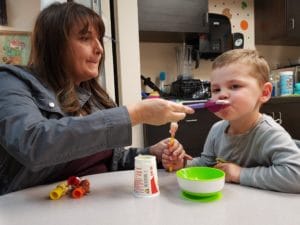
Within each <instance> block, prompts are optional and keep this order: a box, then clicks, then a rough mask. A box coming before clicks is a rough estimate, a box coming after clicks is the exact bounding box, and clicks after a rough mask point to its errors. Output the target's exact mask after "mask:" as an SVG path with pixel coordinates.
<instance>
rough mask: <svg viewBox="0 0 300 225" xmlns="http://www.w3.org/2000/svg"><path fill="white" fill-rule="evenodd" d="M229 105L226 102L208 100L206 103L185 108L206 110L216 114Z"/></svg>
mask: <svg viewBox="0 0 300 225" xmlns="http://www.w3.org/2000/svg"><path fill="white" fill-rule="evenodd" d="M228 105H229V101H228V100H217V101H212V100H208V101H207V102H200V103H195V104H188V105H187V106H189V107H191V108H193V109H204V108H207V109H208V110H209V111H211V112H218V111H220V110H221V109H223V108H224V107H226V106H228Z"/></svg>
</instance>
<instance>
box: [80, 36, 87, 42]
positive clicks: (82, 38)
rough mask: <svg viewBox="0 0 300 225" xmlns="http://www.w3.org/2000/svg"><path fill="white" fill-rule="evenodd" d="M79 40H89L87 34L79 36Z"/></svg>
mask: <svg viewBox="0 0 300 225" xmlns="http://www.w3.org/2000/svg"><path fill="white" fill-rule="evenodd" d="M80 40H82V41H87V40H89V37H88V36H81V37H80Z"/></svg>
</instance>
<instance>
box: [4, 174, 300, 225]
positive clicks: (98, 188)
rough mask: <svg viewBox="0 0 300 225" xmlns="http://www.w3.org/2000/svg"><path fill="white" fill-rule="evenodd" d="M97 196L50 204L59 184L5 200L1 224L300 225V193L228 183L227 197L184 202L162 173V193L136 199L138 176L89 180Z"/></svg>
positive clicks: (170, 176) (104, 176) (172, 179)
mask: <svg viewBox="0 0 300 225" xmlns="http://www.w3.org/2000/svg"><path fill="white" fill-rule="evenodd" d="M85 178H88V179H89V180H90V182H91V192H90V193H89V194H88V195H86V196H84V197H83V198H81V199H72V198H70V197H68V196H64V197H63V198H61V199H59V200H49V197H48V194H49V192H50V191H51V190H52V189H53V188H54V187H55V186H56V184H51V185H44V186H39V187H35V188H29V189H25V190H22V191H18V192H14V193H10V194H7V195H3V196H1V197H0V224H1V225H27V224H28V225H29V224H30V225H34V224H38V225H52V224H53V225H54V224H55V225H57V224H66V225H79V224H80V225H89V224H90V225H93V224H97V225H110V224H112V225H114V224H118V225H119V224H133V225H135V224H136V225H141V224H143V225H148V224H153V225H154V224H155V225H174V224H185V225H189V224H206V225H209V224H212V225H218V224H220V225H221V224H222V225H226V224H228V225H229V224H230V225H235V224H236V225H246V224H247V225H258V224H264V225H265V224H272V225H283V224H287V225H299V224H300V214H299V209H300V195H297V194H286V193H278V192H272V191H266V190H259V189H255V188H251V187H243V186H240V185H235V184H227V183H226V184H225V187H224V189H223V191H222V198H221V199H220V200H217V201H213V202H194V201H190V200H186V199H184V198H182V196H181V192H180V189H179V186H178V184H177V181H176V175H175V173H167V172H165V171H164V170H159V172H158V183H159V188H160V194H159V195H158V196H155V197H143V198H138V197H135V196H134V195H133V179H134V172H133V171H132V170H130V171H123V172H112V173H104V174H98V175H92V176H88V177H85Z"/></svg>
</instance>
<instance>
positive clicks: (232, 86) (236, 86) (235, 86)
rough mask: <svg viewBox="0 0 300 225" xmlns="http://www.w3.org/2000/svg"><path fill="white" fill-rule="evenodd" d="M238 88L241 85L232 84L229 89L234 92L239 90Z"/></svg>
mask: <svg viewBox="0 0 300 225" xmlns="http://www.w3.org/2000/svg"><path fill="white" fill-rule="evenodd" d="M240 87H241V85H239V84H233V85H231V87H230V89H232V90H236V89H239V88H240Z"/></svg>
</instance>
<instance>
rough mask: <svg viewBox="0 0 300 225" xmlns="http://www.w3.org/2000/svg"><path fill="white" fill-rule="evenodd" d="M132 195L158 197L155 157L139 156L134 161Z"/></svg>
mask: <svg viewBox="0 0 300 225" xmlns="http://www.w3.org/2000/svg"><path fill="white" fill-rule="evenodd" d="M134 195H135V196H137V197H153V196H157V195H159V187H158V177H157V167H156V157H155V156H151V155H139V156H136V157H135V159H134Z"/></svg>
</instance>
